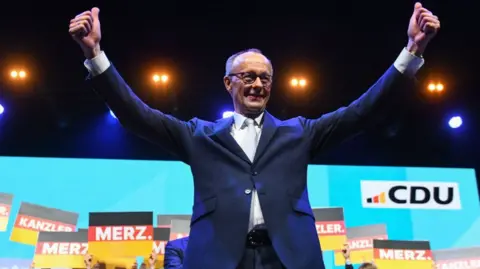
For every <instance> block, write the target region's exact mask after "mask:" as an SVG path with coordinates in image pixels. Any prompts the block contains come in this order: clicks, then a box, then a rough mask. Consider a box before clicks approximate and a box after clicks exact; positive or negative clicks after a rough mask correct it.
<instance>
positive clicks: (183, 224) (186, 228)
mask: <svg viewBox="0 0 480 269" xmlns="http://www.w3.org/2000/svg"><path fill="white" fill-rule="evenodd" d="M189 234H190V221H189V220H181V219H172V228H171V229H170V240H175V239H180V238H184V237H187V236H189Z"/></svg>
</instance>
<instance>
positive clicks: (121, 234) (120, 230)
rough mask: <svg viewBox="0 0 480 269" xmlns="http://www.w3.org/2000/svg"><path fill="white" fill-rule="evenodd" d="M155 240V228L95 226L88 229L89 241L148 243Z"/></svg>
mask: <svg viewBox="0 0 480 269" xmlns="http://www.w3.org/2000/svg"><path fill="white" fill-rule="evenodd" d="M152 238H153V226H142V225H134V226H94V227H89V228H88V241H89V242H92V241H146V240H152Z"/></svg>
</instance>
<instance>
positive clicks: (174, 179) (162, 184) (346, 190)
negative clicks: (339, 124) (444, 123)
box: [0, 157, 480, 268]
mask: <svg viewBox="0 0 480 269" xmlns="http://www.w3.org/2000/svg"><path fill="white" fill-rule="evenodd" d="M361 180H380V181H414V182H456V183H457V184H458V188H459V193H460V199H461V205H462V207H461V209H459V210H438V209H436V210H427V209H390V208H382V209H378V208H364V207H363V206H362V195H361V188H360V182H361ZM0 183H1V184H0V186H1V188H0V192H4V193H11V194H13V195H14V200H13V201H14V202H13V207H12V213H11V218H10V222H9V225H8V229H7V231H6V232H0V250H1V251H0V262H1V261H2V260H8V259H13V260H28V259H31V258H32V257H33V252H34V247H32V246H27V245H22V244H18V243H14V242H11V241H9V237H10V232H11V229H12V226H13V221H14V218H15V217H16V213H17V211H18V208H19V205H20V203H21V202H22V201H24V202H29V203H35V204H39V205H43V206H47V207H54V208H59V209H63V210H68V211H74V212H78V213H79V214H80V217H79V221H78V227H80V228H84V227H87V226H88V212H91V211H97V212H98V211H154V213H155V214H191V209H192V201H193V184H192V175H191V173H190V168H189V167H188V166H187V165H185V164H183V163H180V162H171V161H137V160H135V161H134V160H102V159H55V158H21V157H0ZM308 188H309V194H310V202H311V205H312V207H328V206H332V207H338V206H341V207H343V208H344V213H345V221H346V225H347V227H352V226H359V225H369V224H377V223H384V224H386V225H387V230H388V236H389V238H390V239H401V240H429V241H430V242H431V247H432V249H444V248H457V247H470V246H478V245H480V241H479V236H478V235H479V234H480V205H479V197H478V193H477V185H476V179H475V171H474V170H473V169H454V168H410V167H365V166H330V165H329V166H325V165H311V166H309V170H308ZM324 257H325V262H326V265H327V268H341V267H334V265H333V253H332V252H325V253H324ZM7 267H8V266H7ZM7 267H4V268H7ZM8 268H10V267H8Z"/></svg>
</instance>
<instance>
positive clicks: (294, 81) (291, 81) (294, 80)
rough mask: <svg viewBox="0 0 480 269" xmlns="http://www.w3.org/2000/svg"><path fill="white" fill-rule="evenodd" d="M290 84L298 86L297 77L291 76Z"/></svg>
mask: <svg viewBox="0 0 480 269" xmlns="http://www.w3.org/2000/svg"><path fill="white" fill-rule="evenodd" d="M290 85H292V86H293V87H297V86H298V79H296V78H292V80H290Z"/></svg>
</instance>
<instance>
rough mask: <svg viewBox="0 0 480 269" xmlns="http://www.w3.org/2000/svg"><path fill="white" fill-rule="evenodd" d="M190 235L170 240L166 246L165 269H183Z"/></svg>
mask: <svg viewBox="0 0 480 269" xmlns="http://www.w3.org/2000/svg"><path fill="white" fill-rule="evenodd" d="M187 244H188V237H183V238H180V239H176V240H172V241H168V243H167V245H166V246H165V257H164V261H163V267H164V269H182V268H183V259H184V254H185V250H186V249H187Z"/></svg>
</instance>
